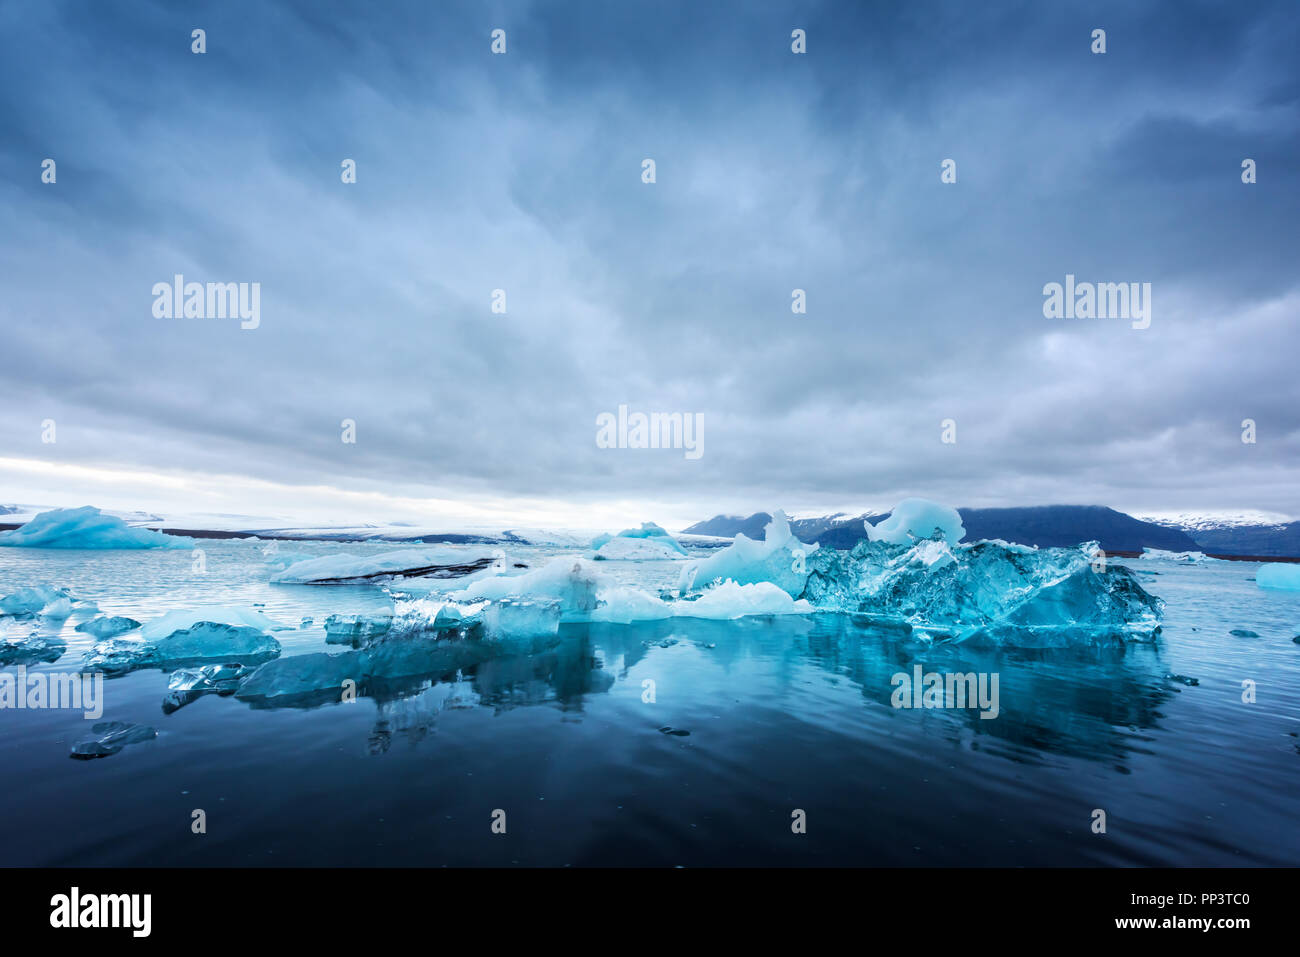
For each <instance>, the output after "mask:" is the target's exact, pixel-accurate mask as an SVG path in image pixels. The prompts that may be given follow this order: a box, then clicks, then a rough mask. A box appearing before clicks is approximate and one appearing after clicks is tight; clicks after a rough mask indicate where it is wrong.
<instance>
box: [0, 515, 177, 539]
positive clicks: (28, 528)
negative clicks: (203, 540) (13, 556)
mask: <svg viewBox="0 0 1300 957" xmlns="http://www.w3.org/2000/svg"><path fill="white" fill-rule="evenodd" d="M193 544H194V542H193V541H192V540H190V539H188V538H181V537H179V536H176V535H164V534H163V533H162V532H155V531H151V530H150V529H147V528H134V527H132V526H130V525H128V524H126V522H124V521H122V520H121V519H120V518H116V517H114V516H112V515H105V514H104V513H103V512H101V511H100V510H99V509H97V508H94V507H93V506H90V505H87V506H85V507H83V508H56V509H54V510H53V511H49V512H41V514H39V515H37V516H36V517H35V518H33V519H32V520H31V521H30V522H28V523H27V524H26V525H24V526H23V527H22V528H15V529H13V530H12V531H8V532H0V545H8V546H11V547H17V548H190V547H191V546H193Z"/></svg>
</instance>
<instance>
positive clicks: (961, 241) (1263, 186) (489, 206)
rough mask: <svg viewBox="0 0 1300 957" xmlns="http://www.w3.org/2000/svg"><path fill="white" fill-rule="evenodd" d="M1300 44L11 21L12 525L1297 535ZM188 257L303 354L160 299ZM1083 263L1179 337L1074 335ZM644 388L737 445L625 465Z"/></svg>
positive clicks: (954, 11) (806, 18)
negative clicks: (620, 417)
mask: <svg viewBox="0 0 1300 957" xmlns="http://www.w3.org/2000/svg"><path fill="white" fill-rule="evenodd" d="M196 28H202V29H204V30H205V31H206V46H207V52H206V53H203V54H195V53H193V52H191V43H192V40H191V31H192V30H194V29H196ZM497 28H500V29H503V30H505V31H506V44H507V45H506V52H505V53H504V54H502V55H494V54H493V53H492V51H491V49H490V45H491V37H490V34H491V32H492V31H493V30H494V29H497ZM795 28H800V29H803V30H805V31H806V36H807V53H806V54H803V55H797V54H795V53H792V51H791V31H792V30H794V29H795ZM1096 28H1102V29H1105V31H1106V47H1107V49H1106V53H1105V54H1102V55H1098V54H1094V53H1092V52H1091V49H1090V48H1091V45H1092V38H1091V34H1092V31H1093V30H1094V29H1096ZM1298 43H1300V7H1298V6H1297V5H1296V4H1295V3H1294V2H1292V0H1280V2H1276V3H1269V2H1254V0H1250V2H1244V3H1236V4H1202V3H1194V2H1175V3H1168V4H1161V3H1132V2H1129V0H1124V2H1117V3H1089V4H1077V5H1076V4H1066V3H999V2H993V3H988V4H983V3H981V4H974V3H966V2H955V3H951V4H948V3H930V2H921V0H909V2H902V3H875V4H866V3H852V4H850V3H840V4H834V3H798V4H781V3H743V4H742V3H734V4H728V3H701V2H696V0H690V2H680V3H674V2H654V3H648V2H646V3H641V2H637V3H608V2H594V0H593V2H584V3H569V4H566V3H550V2H548V3H536V4H527V3H520V4H491V3H467V4H456V3H448V2H438V3H429V2H426V0H418V2H411V3H401V2H396V0H385V2H376V3H362V2H360V0H351V2H337V3H330V2H322V0H297V2H284V0H256V2H252V0H249V2H232V0H221V2H212V3H197V4H185V5H179V4H165V3H161V2H153V3H151V2H143V0H100V2H94V3H88V2H75V3H74V2H61V0H51V2H41V3H34V2H23V3H18V2H0V223H2V224H3V229H0V282H2V288H3V296H0V333H2V337H0V356H2V359H0V502H26V503H39V504H47V503H48V504H61V505H81V504H96V505H101V506H104V507H109V508H141V509H153V510H160V511H164V510H170V511H173V512H175V511H190V512H217V511H222V512H239V513H245V514H253V515H284V516H288V517H293V518H295V519H299V520H326V519H329V520H352V521H389V520H413V519H415V520H418V519H427V520H429V521H435V522H453V521H461V522H463V523H465V524H471V523H480V524H481V523H492V522H502V523H516V524H531V525H548V524H551V525H554V524H569V525H574V524H577V525H583V526H604V525H610V524H618V523H624V522H632V521H640V520H642V519H650V518H653V519H657V520H659V521H661V522H664V523H665V524H669V525H674V526H678V527H679V526H680V525H681V524H685V523H688V522H690V521H693V520H695V519H697V518H701V517H706V516H708V515H711V514H714V513H717V512H743V513H748V512H750V511H754V510H757V509H771V508H775V507H785V508H786V509H787V510H790V511H794V512H799V513H809V512H827V511H835V510H839V509H844V510H853V511H858V510H865V509H873V508H887V507H888V506H889V505H890V504H892V503H893V502H894V501H896V500H897V499H898V498H900V497H903V496H906V495H922V496H926V497H930V498H935V499H939V500H941V501H945V502H948V503H950V504H953V505H959V506H961V505H970V506H977V505H1015V504H1041V503H1054V502H1069V503H1100V504H1109V505H1113V506H1115V507H1118V508H1122V509H1125V510H1130V511H1134V512H1138V513H1153V512H1178V511H1201V512H1209V511H1217V510H1242V509H1263V510H1268V511H1272V512H1280V513H1284V514H1288V515H1300V495H1298V493H1297V489H1300V374H1298V372H1297V365H1300V271H1298V270H1297V262H1298V261H1300V258H1298V257H1297V252H1298V251H1300V232H1298V230H1297V225H1296V223H1297V221H1298V220H1300V164H1298V163H1297V157H1298V156H1300V68H1298V67H1297V59H1296V54H1295V51H1296V49H1297V44H1298ZM47 158H51V159H54V160H55V161H56V164H57V166H56V182H54V183H52V184H50V183H43V182H42V181H41V172H42V169H41V167H42V161H43V160H44V159H47ZM647 158H649V159H653V160H654V161H655V171H656V181H655V182H654V183H653V184H647V183H644V182H643V181H642V162H643V160H645V159H647ZM1245 158H1251V159H1254V160H1255V161H1256V164H1257V176H1258V182H1257V183H1256V184H1253V185H1246V184H1243V183H1242V181H1241V163H1242V160H1243V159H1245ZM345 159H353V160H355V163H356V182H355V183H351V184H346V183H343V182H342V181H341V180H342V178H341V175H340V174H341V164H342V162H343V161H344V160H345ZM945 159H952V160H953V161H954V162H955V164H956V173H957V181H956V182H955V183H943V182H941V179H940V172H941V164H942V163H943V161H944V160H945ZM177 273H180V274H183V275H184V276H185V278H186V280H188V281H200V282H209V281H211V282H257V283H260V288H261V313H260V326H259V327H258V328H256V329H241V328H240V326H239V323H238V322H237V321H232V320H222V319H161V318H156V317H155V316H154V314H153V304H154V296H153V293H152V287H153V286H154V284H155V283H158V282H170V281H171V278H172V277H173V276H174V275H175V274H177ZM1067 273H1068V274H1074V275H1075V276H1077V277H1078V279H1079V280H1080V281H1095V282H1149V283H1151V285H1152V318H1151V324H1150V327H1149V328H1147V329H1134V328H1132V325H1131V323H1129V322H1127V321H1124V320H1122V319H1048V318H1045V317H1044V314H1043V300H1044V296H1043V286H1044V285H1045V284H1046V283H1050V282H1063V281H1064V279H1065V276H1066V274H1067ZM796 288H798V289H803V290H805V291H806V297H807V312H806V314H795V313H793V312H792V311H791V294H792V290H794V289H796ZM494 289H503V290H505V291H506V312H505V314H499V313H493V312H492V310H491V303H492V291H493V290H494ZM620 404H626V405H627V406H628V407H629V409H630V410H631V411H644V412H656V411H657V412H683V413H693V414H698V415H699V416H700V417H701V420H702V427H703V436H702V438H703V445H702V449H703V454H702V455H701V456H700V457H699V458H687V457H686V456H685V455H684V454H683V451H682V450H671V449H667V450H665V449H608V448H600V447H598V446H597V443H596V418H597V416H598V415H599V414H601V413H602V412H615V411H616V410H617V408H618V406H619V405H620ZM1247 418H1250V419H1253V420H1255V422H1256V430H1257V441H1256V442H1255V443H1254V444H1246V443H1243V442H1242V421H1243V419H1247ZM344 419H352V420H354V421H355V423H356V442H355V444H347V443H344V442H342V441H341V433H342V428H341V423H342V421H343V420H344ZM945 419H952V420H954V421H955V423H956V439H957V440H956V442H953V443H944V442H942V441H941V431H942V429H941V423H942V422H943V420H945ZM46 420H53V422H54V427H55V434H54V438H55V441H53V442H48V441H43V438H48V437H49V434H48V429H47V428H46V427H45V426H43V423H45V422H46Z"/></svg>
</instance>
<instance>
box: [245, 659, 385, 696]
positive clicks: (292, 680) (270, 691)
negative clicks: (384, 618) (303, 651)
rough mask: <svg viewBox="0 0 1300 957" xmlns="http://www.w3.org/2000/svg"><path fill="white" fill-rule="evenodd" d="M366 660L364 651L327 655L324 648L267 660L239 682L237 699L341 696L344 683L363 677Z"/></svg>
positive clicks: (354, 683)
mask: <svg viewBox="0 0 1300 957" xmlns="http://www.w3.org/2000/svg"><path fill="white" fill-rule="evenodd" d="M367 667H368V661H367V656H366V653H365V652H363V651H347V652H344V653H343V654H341V655H329V654H326V653H325V652H323V651H320V652H315V653H313V654H310V655H294V656H293V657H291V658H276V659H275V660H274V661H268V662H267V663H266V664H264V665H262V666H261V667H259V668H258V669H257V670H256V671H254V672H253V673H252V674H250V675H249V676H248V677H246V678H244V679H243V680H242V681H240V683H239V690H238V691H237V692H236V693H235V696H236V697H237V698H240V699H241V700H242V699H258V698H281V697H294V696H298V695H309V694H320V693H337V694H338V696H339V700H342V698H343V689H344V682H345V681H351V682H353V686H354V687H355V686H356V685H359V684H361V682H362V681H363V680H364V678H365V673H366V669H367Z"/></svg>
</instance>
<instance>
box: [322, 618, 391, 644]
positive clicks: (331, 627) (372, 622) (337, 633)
mask: <svg viewBox="0 0 1300 957" xmlns="http://www.w3.org/2000/svg"><path fill="white" fill-rule="evenodd" d="M392 624H393V616H392V615H330V616H329V617H328V618H326V619H325V641H326V642H327V643H329V644H332V645H346V644H352V643H354V642H358V641H364V640H366V639H367V638H375V637H377V636H379V635H382V634H385V633H386V632H387V631H388V629H389V628H390V627H391V626H392Z"/></svg>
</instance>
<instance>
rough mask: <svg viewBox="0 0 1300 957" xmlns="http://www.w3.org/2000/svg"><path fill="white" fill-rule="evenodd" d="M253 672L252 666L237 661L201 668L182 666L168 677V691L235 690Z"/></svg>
mask: <svg viewBox="0 0 1300 957" xmlns="http://www.w3.org/2000/svg"><path fill="white" fill-rule="evenodd" d="M251 672H252V669H251V668H246V667H245V666H244V665H242V664H240V663H238V662H235V663H230V664H225V663H223V664H216V665H203V666H202V667H199V668H182V669H181V670H179V671H173V672H172V675H171V677H170V678H168V679H167V690H168V691H233V690H234V689H235V688H236V686H238V684H239V681H240V679H241V678H244V677H246V676H247V675H249V674H250V673H251Z"/></svg>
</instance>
